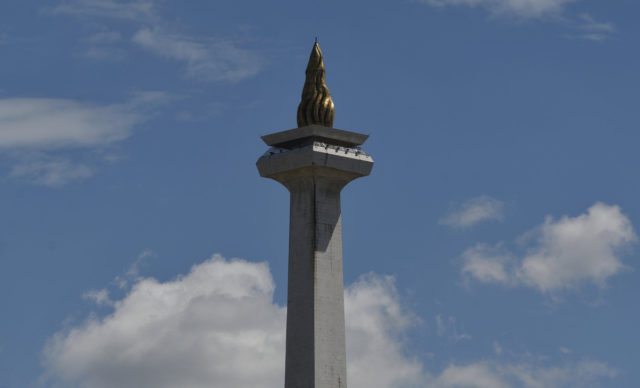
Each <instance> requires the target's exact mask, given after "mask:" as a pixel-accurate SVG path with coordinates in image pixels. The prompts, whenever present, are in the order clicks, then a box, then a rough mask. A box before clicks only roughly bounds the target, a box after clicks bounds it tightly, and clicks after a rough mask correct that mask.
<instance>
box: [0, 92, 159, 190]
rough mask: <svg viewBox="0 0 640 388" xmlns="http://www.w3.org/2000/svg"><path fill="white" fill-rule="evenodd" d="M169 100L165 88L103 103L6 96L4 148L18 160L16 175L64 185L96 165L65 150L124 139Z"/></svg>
mask: <svg viewBox="0 0 640 388" xmlns="http://www.w3.org/2000/svg"><path fill="white" fill-rule="evenodd" d="M168 100H169V97H168V96H167V95H166V94H164V93H161V92H141V93H137V94H135V95H134V97H133V98H132V99H131V100H129V101H128V102H126V103H122V104H102V105H99V104H90V103H86V102H80V101H76V100H70V99H59V98H4V99H0V152H2V153H3V154H4V155H5V156H7V157H8V158H9V159H11V160H14V163H15V164H14V166H13V167H12V169H11V171H10V173H9V175H10V176H12V177H17V178H22V179H26V180H27V181H29V182H31V183H34V184H39V185H44V186H50V187H59V186H62V185H64V184H67V183H69V182H72V181H76V180H80V179H85V178H88V177H90V176H92V175H93V171H92V169H91V167H89V166H87V165H86V164H84V163H78V162H74V161H72V160H70V159H69V158H68V157H65V156H61V155H59V154H60V153H61V152H63V151H65V150H70V149H96V148H103V147H107V146H109V145H111V144H113V143H116V142H119V141H122V140H124V139H126V138H128V137H129V136H131V134H132V133H133V131H134V130H135V129H136V128H137V126H138V125H140V124H141V123H143V122H144V121H146V120H148V119H149V118H150V117H151V116H153V114H154V111H155V110H156V109H157V108H158V107H159V106H160V105H161V104H164V103H166V102H167V101H168ZM56 153H58V154H56Z"/></svg>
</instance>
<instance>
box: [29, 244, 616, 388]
mask: <svg viewBox="0 0 640 388" xmlns="http://www.w3.org/2000/svg"><path fill="white" fill-rule="evenodd" d="M142 256H144V254H143V255H142ZM274 288H275V285H274V283H273V279H272V277H271V273H270V272H269V268H268V266H267V264H266V263H251V262H247V261H244V260H238V259H234V260H225V259H224V258H222V257H220V256H219V255H214V256H213V257H212V258H211V259H210V260H207V261H205V262H203V263H201V264H198V265H195V266H193V267H192V269H191V271H190V272H189V273H188V274H187V275H185V276H178V277H177V278H176V279H174V280H172V281H167V282H158V281H157V280H155V279H152V278H138V279H137V281H136V283H135V284H134V285H133V286H132V288H131V289H130V290H129V292H128V293H127V295H126V296H124V297H123V298H122V299H120V300H116V301H112V300H111V299H109V296H108V291H107V290H99V291H92V292H89V293H87V294H86V296H85V297H86V298H88V299H92V300H94V301H95V302H97V303H102V304H104V305H111V306H112V308H113V312H112V313H110V314H109V315H107V316H105V317H103V318H98V317H97V316H96V315H95V314H91V315H90V316H89V317H88V318H87V319H86V321H84V322H83V323H80V324H77V325H75V326H70V327H68V328H67V329H65V330H63V331H61V332H58V333H57V334H55V335H54V336H53V337H52V338H50V340H49V341H48V343H47V345H46V347H45V349H44V350H43V355H44V365H45V368H46V373H45V376H44V377H43V381H42V382H43V383H45V384H47V383H51V385H52V386H58V384H59V385H61V386H74V387H78V388H103V387H104V388H112V387H118V388H128V387H136V388H146V387H149V388H151V387H153V388H163V387H167V388H168V387H171V388H175V387H190V388H198V387H234V388H278V387H282V385H283V375H284V342H285V315H286V309H285V308H284V307H281V306H279V305H278V304H276V303H274V301H273V291H274ZM345 310H346V329H347V358H348V378H349V386H350V387H352V388H364V387H367V388H425V387H426V388H543V387H544V388H565V387H566V388H569V387H576V386H580V387H586V386H591V387H593V386H597V384H598V383H599V382H600V381H601V380H603V379H609V378H613V377H615V376H616V374H617V373H618V372H617V371H616V370H615V369H613V368H611V367H610V366H608V365H607V364H605V363H601V362H597V361H589V360H586V361H581V362H577V363H567V364H565V365H562V366H553V365H552V366H544V365H538V364H536V363H534V362H520V363H499V362H496V361H491V360H485V361H481V362H475V363H473V362H472V363H469V364H464V365H458V364H450V365H449V366H447V367H446V368H445V369H444V370H443V371H442V373H440V374H438V375H432V374H430V373H428V372H427V371H426V370H425V367H424V365H423V361H422V360H419V359H417V358H415V357H410V356H407V354H406V345H408V341H407V339H406V335H407V330H408V329H409V328H411V327H412V326H413V325H415V324H416V322H417V318H416V317H415V316H414V315H413V314H412V313H411V312H410V311H407V310H405V309H403V308H402V307H401V303H400V300H399V296H398V293H397V291H396V289H395V286H394V280H393V278H392V277H388V276H387V277H383V276H376V275H373V274H369V275H366V276H363V277H361V278H360V279H359V280H358V281H357V282H356V283H354V284H352V285H351V286H349V287H347V288H346V289H345ZM494 347H495V344H494ZM498 347H499V345H498ZM500 349H501V348H500ZM496 352H497V353H500V352H501V350H500V351H496Z"/></svg>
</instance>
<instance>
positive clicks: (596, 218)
mask: <svg viewBox="0 0 640 388" xmlns="http://www.w3.org/2000/svg"><path fill="white" fill-rule="evenodd" d="M521 241H522V242H523V243H524V244H525V245H526V253H525V254H524V255H522V256H520V257H517V256H515V255H513V254H511V253H509V252H508V251H507V250H506V249H504V247H503V246H502V245H498V246H495V247H491V246H488V245H484V244H478V245H476V246H475V247H472V248H469V249H467V250H466V251H465V252H464V253H463V254H462V259H463V266H462V272H463V273H464V274H466V275H469V276H470V277H472V278H475V279H477V280H479V281H481V282H485V283H502V284H509V285H526V286H530V287H533V288H535V289H537V290H539V291H541V292H545V293H552V292H556V291H560V290H565V289H571V288H577V287H579V286H580V285H582V284H585V283H592V284H595V285H597V286H599V287H604V286H605V285H606V283H607V280H608V279H609V278H610V277H612V276H613V275H616V274H618V273H619V272H621V271H623V270H624V269H625V268H626V266H625V265H624V264H623V263H622V260H621V254H622V253H623V251H624V249H625V248H628V247H629V246H630V245H631V244H632V243H633V242H635V241H636V234H635V232H634V229H633V226H632V224H631V221H630V220H629V219H628V218H627V217H626V216H625V215H624V214H623V213H622V211H621V209H620V207H618V206H612V205H607V204H604V203H600V202H598V203H596V204H594V205H593V206H591V207H590V208H589V209H587V212H586V213H585V214H581V215H579V216H577V217H569V216H563V217H561V218H560V219H558V220H554V219H553V218H552V217H551V216H548V217H547V218H546V219H545V221H544V223H543V224H542V225H540V226H539V227H537V228H535V229H534V230H532V231H530V232H528V233H525V234H524V235H523V237H521Z"/></svg>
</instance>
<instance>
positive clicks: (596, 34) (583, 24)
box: [569, 13, 616, 42]
mask: <svg viewBox="0 0 640 388" xmlns="http://www.w3.org/2000/svg"><path fill="white" fill-rule="evenodd" d="M576 29H577V32H576V33H574V34H570V35H569V37H570V38H580V39H587V40H593V41H596V42H601V41H603V40H607V39H609V38H611V35H613V34H614V33H615V32H616V27H615V26H614V25H613V23H610V22H599V21H597V20H595V19H594V18H593V17H592V16H591V15H589V14H587V13H583V14H581V15H580V16H579V18H578V25H577V27H576Z"/></svg>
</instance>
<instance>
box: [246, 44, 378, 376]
mask: <svg viewBox="0 0 640 388" xmlns="http://www.w3.org/2000/svg"><path fill="white" fill-rule="evenodd" d="M333 117H334V106H333V101H332V100H331V95H330V94H329V89H328V88H327V85H326V84H325V69H324V63H323V59H322V52H321V51H320V47H319V46H318V43H317V42H316V43H315V44H314V45H313V49H312V51H311V56H310V58H309V64H308V65H307V70H306V80H305V84H304V88H303V90H302V101H300V105H299V106H298V128H295V129H290V130H287V131H282V132H277V133H273V134H270V135H266V136H263V137H262V140H263V141H264V142H265V143H266V144H267V145H268V146H270V147H271V148H270V149H269V150H268V151H267V152H266V153H265V154H264V155H263V156H262V157H261V158H260V159H258V162H257V163H256V164H257V166H258V171H259V172H260V175H261V176H263V177H267V178H271V179H275V180H276V181H278V182H280V183H282V184H283V185H284V186H285V187H286V188H287V189H288V190H289V192H290V220H289V275H288V290H287V292H288V294H287V306H288V307H287V345H286V360H285V388H345V387H346V386H347V361H346V349H345V326H344V289H343V280H342V226H341V225H342V224H341V217H342V216H341V210H340V191H341V190H342V188H343V187H345V186H346V185H347V183H349V182H351V181H352V180H354V179H356V178H359V177H362V176H366V175H369V172H370V171H371V168H372V167H373V159H372V158H371V157H370V156H369V155H367V154H366V153H365V152H364V151H363V150H362V149H360V147H359V146H360V145H361V144H362V143H364V141H365V140H366V139H367V138H368V135H363V134H360V133H356V132H349V131H343V130H340V129H335V128H333Z"/></svg>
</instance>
